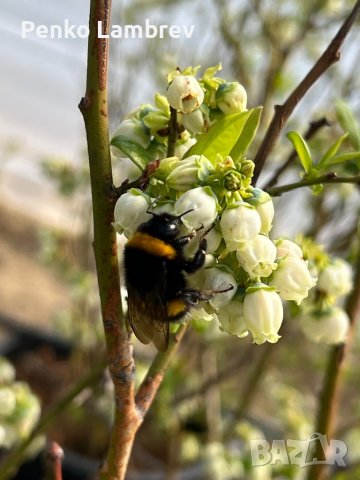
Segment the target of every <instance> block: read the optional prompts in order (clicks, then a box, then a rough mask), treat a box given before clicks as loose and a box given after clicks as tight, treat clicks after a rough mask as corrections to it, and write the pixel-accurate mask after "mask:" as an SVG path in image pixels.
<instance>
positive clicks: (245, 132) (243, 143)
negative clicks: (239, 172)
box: [230, 107, 262, 160]
mask: <svg viewBox="0 0 360 480" xmlns="http://www.w3.org/2000/svg"><path fill="white" fill-rule="evenodd" d="M261 112H262V107H257V108H254V109H253V110H251V115H250V116H249V118H248V120H247V121H246V123H245V125H244V128H243V129H242V132H241V133H240V135H239V138H238V139H237V142H236V143H235V145H234V146H233V148H232V150H231V152H230V156H231V158H232V159H233V160H238V159H240V158H241V157H242V156H244V155H246V152H247V150H248V148H249V147H250V145H251V143H252V141H253V140H254V137H255V135H256V132H257V129H258V127H259V123H260V117H261Z"/></svg>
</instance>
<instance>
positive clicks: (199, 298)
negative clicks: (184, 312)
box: [179, 284, 234, 305]
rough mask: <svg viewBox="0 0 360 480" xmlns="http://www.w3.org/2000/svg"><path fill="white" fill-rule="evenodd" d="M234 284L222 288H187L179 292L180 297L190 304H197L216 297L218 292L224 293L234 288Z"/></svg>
mask: <svg viewBox="0 0 360 480" xmlns="http://www.w3.org/2000/svg"><path fill="white" fill-rule="evenodd" d="M233 288H234V286H233V285H230V284H229V286H228V287H227V288H224V289H222V290H196V289H193V288H186V289H184V290H182V291H181V292H179V297H181V298H182V299H183V300H184V301H185V302H187V303H188V304H189V305H197V304H198V303H199V302H206V301H207V300H211V299H212V298H214V297H215V295H216V294H217V293H224V292H228V291H229V290H232V289H233Z"/></svg>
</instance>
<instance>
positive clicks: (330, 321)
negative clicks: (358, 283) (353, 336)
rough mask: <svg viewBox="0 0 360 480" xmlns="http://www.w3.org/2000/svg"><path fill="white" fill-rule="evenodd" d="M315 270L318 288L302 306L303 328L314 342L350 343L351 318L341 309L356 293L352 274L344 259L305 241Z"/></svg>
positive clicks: (307, 255) (301, 323) (305, 248)
mask: <svg viewBox="0 0 360 480" xmlns="http://www.w3.org/2000/svg"><path fill="white" fill-rule="evenodd" d="M300 242H301V243H302V244H303V249H304V253H305V255H306V257H307V258H308V260H309V263H311V265H312V270H314V271H316V272H317V273H316V274H317V275H318V282H317V285H316V288H315V289H314V290H313V291H312V294H311V295H310V296H309V298H308V299H307V300H306V301H305V302H304V303H303V304H302V305H301V309H300V315H299V316H300V325H301V327H302V329H303V331H304V333H305V335H306V336H307V337H308V338H310V339H311V340H313V341H315V342H318V343H324V344H328V345H336V344H338V343H342V342H344V341H345V340H346V336H347V333H348V330H349V324H350V321H349V317H348V315H347V313H346V312H345V311H344V309H343V308H342V307H341V304H342V302H343V299H344V296H345V295H347V294H348V293H350V291H351V290H352V285H353V284H352V270H351V267H350V265H349V264H348V263H347V262H346V261H345V260H343V259H341V258H338V257H333V256H330V255H328V254H326V252H325V251H324V250H323V249H322V248H321V247H319V246H318V245H316V244H315V243H313V242H312V241H311V240H310V239H302V240H300Z"/></svg>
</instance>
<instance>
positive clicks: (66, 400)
mask: <svg viewBox="0 0 360 480" xmlns="http://www.w3.org/2000/svg"><path fill="white" fill-rule="evenodd" d="M104 368H105V365H104V364H103V363H101V364H99V366H98V367H96V368H95V369H94V370H93V371H92V372H91V373H90V374H89V375H87V376H86V377H84V378H83V379H82V380H80V381H79V382H78V383H77V384H76V385H75V386H74V387H73V388H72V389H71V390H69V392H68V393H66V394H65V395H64V396H63V397H62V398H61V399H60V400H59V401H58V402H57V403H56V404H55V405H53V406H52V407H50V408H49V409H48V410H47V411H46V412H45V413H44V414H43V416H42V417H41V419H40V420H39V422H38V423H37V425H36V426H35V428H34V429H33V431H32V432H31V434H30V435H29V436H28V437H27V438H26V439H25V440H23V441H22V442H21V443H20V444H18V445H17V446H16V447H15V448H14V449H13V450H12V451H11V452H10V453H9V454H8V455H7V456H6V457H5V458H4V460H3V461H2V463H1V465H0V478H1V479H2V480H6V479H7V478H9V477H10V475H11V474H13V473H14V470H16V469H17V468H18V467H19V466H20V465H21V463H22V461H23V459H24V455H25V453H26V450H27V448H28V447H29V446H30V445H31V444H32V442H33V441H34V440H35V438H37V437H38V436H39V435H40V434H42V433H43V432H44V431H45V429H46V428H47V426H48V425H50V424H51V423H52V422H54V421H55V420H56V419H57V418H58V416H59V414H60V413H61V412H62V411H64V410H65V409H66V408H67V407H68V406H69V405H70V404H71V402H72V401H73V400H74V398H75V397H77V396H78V395H79V393H81V392H82V391H83V390H85V388H88V387H90V386H92V385H94V384H95V383H96V382H97V381H98V380H99V379H100V377H101V376H102V374H103V371H104Z"/></svg>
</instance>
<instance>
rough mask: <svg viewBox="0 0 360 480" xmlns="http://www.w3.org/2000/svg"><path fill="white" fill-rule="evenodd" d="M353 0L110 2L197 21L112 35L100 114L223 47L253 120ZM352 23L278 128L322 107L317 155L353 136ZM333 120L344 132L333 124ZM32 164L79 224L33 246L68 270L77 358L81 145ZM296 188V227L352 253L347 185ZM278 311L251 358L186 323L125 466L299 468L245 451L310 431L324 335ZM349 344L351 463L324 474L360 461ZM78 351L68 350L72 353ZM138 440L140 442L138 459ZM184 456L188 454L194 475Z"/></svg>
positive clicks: (262, 475)
mask: <svg viewBox="0 0 360 480" xmlns="http://www.w3.org/2000/svg"><path fill="white" fill-rule="evenodd" d="M352 5H353V2H352V1H350V0H343V1H341V2H340V1H338V0H315V1H313V2H299V1H298V2H294V1H293V0H292V1H290V0H271V1H270V0H252V1H248V2H237V1H235V0H234V1H232V0H228V1H226V0H212V1H209V3H208V4H207V6H206V8H204V2H201V1H200V0H193V1H192V2H189V1H186V0H184V1H181V2H179V1H177V2H175V1H171V2H164V1H162V0H151V1H150V0H149V1H147V2H140V1H135V2H127V1H124V2H119V3H118V4H116V3H115V5H114V17H113V23H122V24H125V23H132V24H136V23H141V21H142V19H144V18H157V19H158V22H159V23H168V24H169V23H174V22H173V21H171V20H174V19H175V18H176V19H179V22H178V23H181V22H186V23H194V20H193V16H194V17H195V18H196V22H197V27H196V29H197V31H198V32H197V37H196V39H195V40H194V41H193V43H192V47H191V49H190V48H186V47H184V45H182V44H181V42H178V43H176V41H162V40H161V41H159V40H156V39H154V40H149V41H147V43H146V46H145V44H139V43H136V42H133V45H132V47H131V48H125V46H124V43H125V42H116V41H114V42H112V45H111V50H112V52H111V53H112V64H111V72H110V73H111V76H110V78H111V84H110V93H111V98H110V114H111V119H112V124H113V126H114V127H115V126H116V125H117V124H118V123H119V122H120V121H121V120H122V118H123V116H124V114H125V113H126V112H127V111H129V110H130V109H132V108H134V106H135V105H137V104H138V103H139V102H145V101H151V100H152V99H151V98H148V96H149V95H150V92H152V91H153V90H154V89H157V88H158V87H159V85H161V86H162V87H163V86H164V85H165V84H166V78H165V72H167V71H170V70H173V69H174V68H175V67H176V66H177V65H179V66H180V67H184V66H185V65H189V64H197V63H199V62H201V64H202V65H203V66H204V65H210V64H215V63H217V61H219V60H222V62H223V65H224V70H225V72H226V77H228V78H231V77H232V78H234V79H236V80H238V81H240V82H241V83H242V84H243V85H244V86H245V87H246V89H247V91H248V97H249V100H250V102H251V104H253V105H258V104H262V105H264V108H265V111H264V115H263V124H262V128H263V129H264V128H265V127H266V125H267V124H268V121H269V117H270V115H271V114H272V109H273V106H274V105H275V104H276V103H278V102H280V101H283V100H284V98H285V97H286V96H287V95H288V93H289V92H290V91H291V89H292V88H293V87H294V86H295V85H296V84H297V83H298V82H299V80H300V79H301V78H302V77H303V75H304V74H305V73H306V71H307V69H308V67H309V66H311V64H312V62H313V61H314V60H315V59H316V58H317V57H318V55H319V54H320V53H321V52H322V50H323V49H324V47H325V46H326V44H327V43H328V41H329V40H330V38H331V35H332V32H335V31H336V29H337V28H338V26H339V25H340V22H341V21H342V19H343V18H344V16H345V14H346V13H347V12H348V11H349V9H350V7H351V6H352ZM190 19H191V21H190ZM180 20H181V21H180ZM358 35H359V32H358V27H356V26H355V27H354V33H353V35H352V37H351V40H349V45H348V46H347V47H346V48H347V50H351V53H352V57H353V58H350V59H349V58H348V57H347V56H346V55H345V59H344V62H340V64H339V65H338V66H336V67H333V69H332V70H331V71H330V72H329V74H327V75H326V79H325V78H324V79H321V80H320V82H319V84H320V85H321V87H319V88H321V89H322V92H321V93H322V94H321V95H319V89H318V88H317V87H314V93H311V92H310V94H309V96H308V98H306V99H305V100H304V102H303V103H302V105H301V106H299V110H298V113H297V114H295V115H294V118H293V119H292V120H291V121H290V123H289V129H293V130H294V129H296V130H299V131H301V132H304V131H305V130H306V128H307V126H308V124H309V123H310V122H311V121H313V120H314V119H317V118H319V117H320V116H321V115H324V114H325V115H326V116H328V118H329V119H331V120H332V121H333V124H332V126H331V127H327V128H323V129H321V130H320V131H319V132H318V133H317V134H316V135H315V136H314V137H313V138H311V139H310V140H309V141H308V142H307V144H308V147H307V148H308V149H311V152H313V153H314V158H317V159H319V158H321V157H322V156H323V155H324V153H325V152H327V151H328V149H329V148H330V146H331V145H333V144H334V142H337V140H338V139H339V138H342V139H343V142H342V146H341V148H343V150H340V151H342V152H347V151H348V150H349V149H350V148H351V147H352V148H353V149H354V148H355V149H356V150H359V149H360V146H359V137H360V130H359V121H358V120H357V118H358V115H359V108H360V104H359V102H358V98H357V97H358V91H359V79H360V75H359V68H360V61H359V60H360V59H359V56H360V50H359V49H358V48H355V49H351V42H353V44H354V43H355V42H356V38H357V37H358ZM154 66H156V68H154ZM144 79H146V81H144ZM153 81H154V82H155V83H156V85H155V86H154V84H153V83H152V82H153ZM339 98H344V99H346V103H344V101H343V100H341V101H338V102H337V103H336V100H337V99H339ZM347 104H349V105H351V107H349V106H348V105H347ZM343 133H347V134H348V136H347V137H346V138H345V137H341V136H342V135H343ZM260 137H261V135H260ZM289 152H290V144H289V142H288V141H287V140H286V138H285V134H284V136H283V139H282V141H281V142H280V144H279V145H278V147H277V149H276V150H275V152H274V155H273V157H272V158H271V159H270V160H269V162H268V164H267V166H266V171H265V172H264V173H265V175H264V177H265V178H266V175H271V173H272V172H273V170H274V168H275V167H276V166H278V165H279V164H282V163H283V162H284V161H285V160H286V158H287V156H288V154H289ZM298 153H299V156H301V155H300V152H298ZM303 165H304V163H303ZM359 165H360V163H359V159H358V158H352V159H350V160H349V159H347V161H346V162H343V163H341V164H339V165H337V170H336V171H337V172H338V173H344V174H349V175H350V174H356V173H358V172H359ZM327 167H329V165H327ZM43 170H44V172H45V173H46V175H47V176H48V178H50V179H51V180H52V181H53V182H54V184H55V185H56V187H57V189H58V191H59V192H60V193H61V195H63V196H64V197H66V198H67V199H68V200H69V205H71V208H73V211H74V217H75V216H76V217H77V218H81V221H82V228H81V233H80V235H78V236H77V237H76V238H69V235H68V234H67V233H64V232H59V231H50V230H47V231H44V232H43V233H42V242H43V250H42V260H43V261H44V262H45V263H46V264H48V265H50V266H51V267H52V268H55V269H56V270H57V272H58V273H59V275H61V276H62V277H63V278H64V279H65V281H66V282H67V283H68V286H69V290H70V292H71V296H72V308H71V311H65V312H59V314H58V318H57V319H56V322H57V325H58V328H59V331H62V332H63V333H65V334H66V336H68V337H69V338H71V339H72V340H73V341H74V342H75V343H77V346H78V352H80V359H85V358H86V359H87V358H88V357H87V355H86V354H85V353H84V352H89V351H91V352H92V355H93V356H96V352H97V350H99V349H100V348H101V347H100V345H101V344H102V333H101V322H100V313H99V305H98V298H97V290H96V287H97V286H96V278H95V275H94V265H93V260H92V247H91V237H92V233H91V225H90V202H89V192H88V168H87V165H86V161H85V159H84V160H81V162H80V164H79V165H77V166H74V165H73V164H72V163H70V162H69V161H68V160H67V159H65V160H64V159H46V160H45V161H44V162H43ZM301 170H302V167H301V164H300V163H299V162H298V161H297V162H296V161H294V162H292V163H291V164H290V165H289V167H288V169H287V171H286V175H285V174H284V178H286V179H289V178H290V180H291V179H292V178H294V177H295V178H297V179H298V176H299V173H300V171H301ZM331 170H332V166H331ZM281 179H282V177H281ZM302 194H303V198H305V202H304V203H305V206H304V205H303V206H302V207H301V212H302V213H301V215H299V216H303V217H304V219H305V227H304V229H305V233H307V234H309V235H310V236H311V237H312V238H314V239H315V240H318V241H320V242H322V243H324V244H325V245H326V247H327V250H328V251H329V252H330V253H336V254H337V255H341V256H343V257H347V256H348V255H349V254H351V245H352V244H353V242H354V239H355V236H356V224H357V218H358V214H359V192H358V189H357V188H356V187H355V186H347V187H346V188H340V187H339V186H335V187H326V188H325V189H324V190H323V192H322V194H321V195H319V196H316V197H314V196H313V195H312V193H311V192H307V193H306V194H305V193H302ZM288 195H291V194H288ZM286 198H287V199H288V198H290V197H286ZM74 199H76V202H74ZM74 203H75V204H76V207H75V208H74V206H73V205H74ZM291 203H292V202H291V201H287V200H285V201H284V202H283V203H282V201H281V199H280V201H279V203H278V212H279V215H281V214H282V215H283V217H284V218H288V215H289V210H287V209H288V208H289V207H290V204H291ZM286 221H287V222H288V221H289V220H286ZM290 221H291V222H292V223H296V221H297V220H296V219H293V218H291V220H290ZM289 316H290V314H289ZM285 323H286V326H285V327H284V331H283V332H282V335H283V339H282V340H281V342H280V343H279V344H276V345H273V346H272V347H271V354H270V353H269V354H268V355H267V359H266V361H265V362H262V364H261V363H260V360H261V355H262V354H263V350H261V348H262V347H261V348H260V347H258V348H256V347H254V346H252V345H251V344H250V342H249V341H248V340H244V342H243V343H241V344H238V342H237V341H236V339H233V338H230V337H229V336H227V335H224V334H222V333H221V332H220V331H217V330H216V329H214V328H211V327H209V328H207V329H206V332H205V333H202V334H201V333H199V332H196V331H194V330H193V331H191V332H189V334H188V335H187V337H186V339H185V341H184V342H183V343H184V344H183V345H182V347H181V349H180V352H179V356H178V358H177V360H176V362H175V363H174V364H173V365H172V368H171V371H170V372H169V374H168V375H167V376H166V377H165V379H164V382H163V384H162V387H161V390H160V392H159V395H158V396H157V398H156V401H155V403H154V405H153V407H152V409H151V411H150V412H149V415H148V417H147V418H146V421H145V423H144V426H143V428H142V430H141V432H140V434H139V437H138V440H137V442H138V443H137V446H136V447H135V452H134V458H133V462H132V468H134V469H137V470H139V471H140V472H143V471H144V470H147V471H149V472H150V471H154V472H158V471H159V470H161V471H167V472H170V473H169V475H168V477H167V478H173V477H171V476H170V475H171V474H176V472H180V471H183V470H184V471H185V474H187V476H188V478H197V479H202V478H204V479H209V480H213V479H214V480H215V479H219V480H220V479H221V480H231V479H234V480H235V479H237V480H239V479H242V480H271V479H278V480H280V479H284V478H285V479H294V480H295V479H297V480H299V479H300V478H301V475H302V472H300V471H299V468H297V467H293V466H274V467H272V466H267V467H266V468H265V467H264V468H260V467H258V468H252V467H251V456H250V451H249V440H250V439H253V438H262V437H264V436H265V437H266V438H267V439H278V438H288V437H289V438H294V439H306V438H307V436H308V434H309V433H311V432H312V428H313V426H312V422H313V419H314V416H315V397H314V395H316V394H317V391H318V388H319V384H320V383H321V381H322V378H323V369H324V364H325V360H326V356H327V353H328V349H327V347H323V346H318V345H314V344H311V343H310V342H308V341H307V340H306V338H305V337H304V336H303V334H302V333H301V329H300V327H299V325H298V324H297V321H296V319H294V320H292V319H291V318H289V319H288V321H287V322H285ZM207 344H208V345H210V346H211V349H212V350H213V356H214V359H213V360H214V364H215V370H211V369H210V367H209V364H207V363H206V362H204V361H203V356H204V352H205V351H206V349H207ZM239 345H241V347H240V346H239ZM135 350H136V355H137V369H138V375H139V377H141V375H143V374H144V372H145V371H146V369H147V367H148V365H149V363H150V360H151V357H152V355H151V354H152V352H149V351H148V350H147V349H146V348H143V347H142V346H141V345H139V344H138V343H136V342H135ZM81 352H82V353H81ZM359 353H360V351H359V342H357V343H356V344H355V346H354V349H353V351H352V353H351V354H350V359H349V360H350V361H349V363H348V365H347V372H346V374H347V378H348V379H351V381H348V382H347V383H346V384H345V385H344V393H343V398H344V399H346V400H345V401H344V407H345V406H346V408H343V410H342V416H341V418H340V419H339V429H341V427H342V426H343V427H344V428H345V427H346V426H347V427H346V429H347V430H346V431H345V432H342V434H341V435H340V436H339V437H338V438H341V439H344V440H345V441H346V442H348V445H349V449H350V448H351V455H350V462H354V463H355V465H354V468H351V463H350V467H349V468H348V470H344V471H343V472H341V473H338V474H337V475H336V476H333V477H332V478H338V479H339V480H347V479H348V480H353V479H354V478H357V477H358V476H359V474H360V473H359V467H357V466H356V462H357V464H358V462H359V460H358V459H359V457H360V451H359V442H358V439H357V440H356V441H354V438H355V437H356V432H357V430H356V424H355V425H354V427H355V428H352V427H353V422H352V419H354V418H355V419H356V418H359V415H360V412H359V407H358V401H357V399H358V396H359V387H358V385H359V382H358V380H359V375H360V369H359V362H358V361H357V360H356V358H357V356H358V355H359ZM75 357H76V361H77V362H79V356H78V354H77V355H76V356H75ZM80 363H81V361H80ZM256 366H259V371H258V372H257V373H258V378H257V380H256V387H255V388H254V389H253V390H251V391H248V390H247V379H248V378H250V377H251V375H252V373H253V371H254V369H255V368H256ZM211 379H212V381H210V380H211ZM186 395H187V396H186ZM247 395H249V408H248V410H247V411H246V412H245V413H244V412H239V405H240V404H241V401H242V400H243V399H244V397H245V396H247ZM95 398H96V400H94V401H95V403H96V408H97V409H98V411H99V412H100V414H101V415H103V416H104V422H105V423H106V424H107V425H109V424H110V422H111V414H110V412H111V405H112V399H111V398H112V388H111V387H108V386H107V387H104V388H101V389H100V390H99V395H95ZM348 399H349V400H348ZM108 422H109V423H108ZM214 432H215V434H214ZM354 432H355V433H354ZM352 434H354V437H353V440H351V435H352ZM138 451H140V453H138ZM141 451H146V452H147V455H144V458H146V459H147V460H146V461H145V460H143V457H141V455H140V454H141ZM139 458H142V460H139ZM190 467H194V468H198V470H195V471H196V472H197V473H196V474H194V476H192V477H191V470H190ZM144 478H145V477H144Z"/></svg>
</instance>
